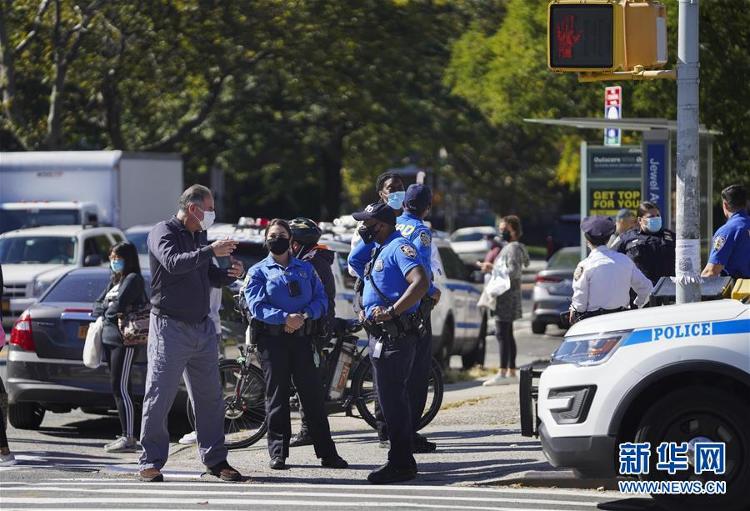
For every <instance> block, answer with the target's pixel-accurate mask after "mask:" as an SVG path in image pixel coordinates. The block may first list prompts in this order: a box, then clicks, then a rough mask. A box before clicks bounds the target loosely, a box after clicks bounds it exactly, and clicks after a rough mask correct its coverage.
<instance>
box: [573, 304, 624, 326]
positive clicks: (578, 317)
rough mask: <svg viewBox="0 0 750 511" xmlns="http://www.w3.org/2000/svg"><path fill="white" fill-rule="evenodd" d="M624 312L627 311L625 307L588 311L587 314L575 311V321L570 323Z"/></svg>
mask: <svg viewBox="0 0 750 511" xmlns="http://www.w3.org/2000/svg"><path fill="white" fill-rule="evenodd" d="M624 310H627V309H626V308H625V307H618V308H617V309H598V310H595V311H586V312H577V311H573V321H572V322H571V323H570V324H571V325H572V324H575V323H577V322H579V321H581V320H582V319H586V318H593V317H594V316H601V315H603V314H612V313H615V312H622V311H624Z"/></svg>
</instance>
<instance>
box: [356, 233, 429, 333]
mask: <svg viewBox="0 0 750 511" xmlns="http://www.w3.org/2000/svg"><path fill="white" fill-rule="evenodd" d="M378 248H380V247H378ZM420 265H421V263H420V261H419V254H417V249H416V248H415V247H414V245H412V244H411V243H410V242H409V240H407V239H406V238H404V237H403V236H401V234H400V233H399V232H398V231H396V232H394V233H393V234H391V235H390V236H389V237H388V239H387V240H385V242H384V243H383V245H382V250H380V253H379V254H378V257H377V259H375V262H374V264H373V266H372V271H371V273H370V277H369V278H365V288H364V291H363V293H362V305H363V306H364V309H365V315H366V316H367V317H368V318H371V317H372V310H373V309H374V308H375V307H377V306H378V305H380V306H381V307H389V306H391V305H393V304H394V303H396V301H398V299H399V298H401V296H402V295H403V294H404V292H405V291H406V289H407V288H408V287H409V283H408V282H407V281H406V275H407V274H408V273H409V272H410V271H411V270H413V269H414V268H415V267H417V266H420ZM363 274H364V273H363ZM373 282H374V283H375V285H376V286H377V287H378V289H380V292H381V293H383V294H384V295H385V297H386V298H387V299H388V301H386V300H384V299H383V298H382V297H381V296H380V293H378V292H377V291H376V290H375V287H374V286H373ZM418 307H419V304H417V305H414V306H413V307H411V308H410V309H409V310H407V311H406V313H407V314H410V313H412V312H414V311H416V310H417V308H418Z"/></svg>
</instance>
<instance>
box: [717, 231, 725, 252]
mask: <svg viewBox="0 0 750 511" xmlns="http://www.w3.org/2000/svg"><path fill="white" fill-rule="evenodd" d="M726 242H727V239H726V237H724V236H722V235H721V234H719V235H718V236H716V237H715V238H714V250H716V251H717V252H718V251H719V250H721V249H722V247H723V246H724V243H726Z"/></svg>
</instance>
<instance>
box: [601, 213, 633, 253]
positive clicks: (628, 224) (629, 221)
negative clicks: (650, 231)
mask: <svg viewBox="0 0 750 511" xmlns="http://www.w3.org/2000/svg"><path fill="white" fill-rule="evenodd" d="M637 230H638V223H637V222H636V219H635V213H633V210H631V209H628V208H623V209H621V210H620V211H618V212H617V215H615V233H614V234H613V235H612V236H611V237H610V238H609V243H608V244H607V246H608V247H609V248H616V247H617V246H618V245H619V244H620V239H621V238H622V235H623V234H625V233H627V232H630V231H637Z"/></svg>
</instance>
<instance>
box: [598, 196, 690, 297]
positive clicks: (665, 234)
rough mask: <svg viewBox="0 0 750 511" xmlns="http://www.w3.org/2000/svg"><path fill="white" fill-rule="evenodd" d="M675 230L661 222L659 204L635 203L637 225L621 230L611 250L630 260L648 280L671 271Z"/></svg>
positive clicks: (672, 268) (657, 279) (672, 272)
mask: <svg viewBox="0 0 750 511" xmlns="http://www.w3.org/2000/svg"><path fill="white" fill-rule="evenodd" d="M675 239H676V237H675V234H674V232H672V231H670V230H669V229H665V228H664V226H663V225H662V218H661V213H660V212H659V208H657V207H656V205H655V204H653V203H651V202H641V204H640V206H638V229H637V230H633V231H628V232H625V233H624V234H622V236H621V237H620V242H619V243H618V244H617V245H616V246H613V247H612V248H613V249H614V250H617V251H618V252H620V253H622V254H626V255H627V256H628V257H630V259H632V260H633V262H634V263H635V265H636V266H637V267H638V269H639V270H641V271H642V272H643V274H644V275H646V277H648V279H649V280H650V281H651V283H652V284H654V285H656V283H657V282H658V281H659V279H660V278H661V277H673V276H674V274H675V264H674V261H675Z"/></svg>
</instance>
